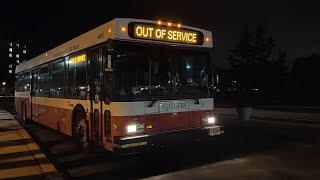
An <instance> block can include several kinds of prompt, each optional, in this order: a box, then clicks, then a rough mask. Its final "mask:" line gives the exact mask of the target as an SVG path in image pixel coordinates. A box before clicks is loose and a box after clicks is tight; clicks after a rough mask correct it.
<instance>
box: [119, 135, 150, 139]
mask: <svg viewBox="0 0 320 180" xmlns="http://www.w3.org/2000/svg"><path fill="white" fill-rule="evenodd" d="M148 136H149V135H147V134H145V135H139V136H128V137H122V138H120V140H129V139H137V138H144V137H148Z"/></svg>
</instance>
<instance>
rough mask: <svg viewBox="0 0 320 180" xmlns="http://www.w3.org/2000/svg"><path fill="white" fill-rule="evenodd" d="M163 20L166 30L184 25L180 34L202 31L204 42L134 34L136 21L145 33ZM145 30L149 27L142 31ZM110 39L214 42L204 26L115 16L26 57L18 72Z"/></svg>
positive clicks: (208, 45) (209, 46) (187, 44)
mask: <svg viewBox="0 0 320 180" xmlns="http://www.w3.org/2000/svg"><path fill="white" fill-rule="evenodd" d="M160 24H161V26H160V27H163V28H161V30H162V31H166V30H168V29H170V28H173V29H178V31H179V29H181V33H180V35H181V34H182V33H189V35H190V37H191V38H192V34H196V33H198V34H201V36H199V37H197V38H199V39H200V38H202V39H200V40H201V42H202V43H201V44H199V43H192V42H195V41H192V40H193V39H190V43H189V42H186V43H181V42H179V41H176V42H174V41H172V40H171V41H170V40H168V38H167V41H166V40H165V39H164V38H163V39H164V41H162V40H161V39H160V40H159V39H156V38H152V37H151V34H149V35H150V36H148V37H147V38H143V37H144V36H142V34H141V37H142V38H139V37H138V38H137V37H133V36H134V35H135V33H134V32H132V30H131V29H132V28H131V27H132V26H133V25H134V26H135V25H138V26H135V27H138V29H139V28H140V29H139V30H141V31H139V32H141V33H142V32H155V31H151V30H150V28H151V29H152V30H154V28H156V27H158V26H156V25H160ZM142 28H146V29H142ZM147 28H149V29H147ZM142 30H146V31H142ZM159 31H160V30H159ZM167 32H168V31H167ZM160 33H161V32H160ZM162 33H163V32H162ZM178 33H179V32H178ZM164 34H168V33H166V32H164ZM138 35H139V34H138ZM143 35H146V34H143ZM160 35H161V34H160ZM162 35H163V34H162ZM171 35H172V34H171ZM154 36H156V34H155V33H154ZM178 36H179V35H178ZM162 37H163V36H162ZM171 37H172V36H171ZM187 37H188V36H187ZM182 38H183V35H181V36H180V40H181V39H182ZM108 39H114V40H126V41H132V42H145V43H159V44H166V45H173V46H190V47H199V48H211V47H212V46H213V44H212V34H211V32H210V31H207V30H204V29H199V28H195V27H190V26H185V25H180V24H173V23H171V22H166V23H164V22H159V21H152V20H143V19H132V18H116V19H113V20H111V21H109V22H107V23H105V24H103V25H101V26H98V27H96V28H95V29H92V30H90V31H88V32H86V33H84V34H82V35H80V36H78V37H76V38H74V39H72V40H69V41H67V42H65V43H63V44H61V45H59V46H57V47H55V48H53V49H51V50H49V51H47V52H44V53H42V54H40V55H38V56H36V57H34V58H32V59H30V60H29V61H25V62H23V63H21V64H19V65H18V66H17V67H16V73H19V72H21V71H24V70H26V69H30V68H33V67H35V66H38V65H41V64H44V63H47V62H50V61H52V60H54V59H58V58H61V57H64V56H68V55H70V54H73V53H75V52H78V51H81V50H84V49H86V48H88V47H91V46H94V45H97V44H100V43H103V42H105V41H107V40H108ZM191 41H192V42H191ZM197 41H199V40H197Z"/></svg>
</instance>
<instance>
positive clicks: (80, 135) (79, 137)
mask: <svg viewBox="0 0 320 180" xmlns="http://www.w3.org/2000/svg"><path fill="white" fill-rule="evenodd" d="M74 122H75V123H74V130H73V133H74V134H73V135H74V137H75V139H76V141H77V143H78V144H79V146H80V147H81V148H82V149H86V148H87V147H88V136H87V135H88V126H87V122H86V117H85V114H84V113H76V114H75V118H74Z"/></svg>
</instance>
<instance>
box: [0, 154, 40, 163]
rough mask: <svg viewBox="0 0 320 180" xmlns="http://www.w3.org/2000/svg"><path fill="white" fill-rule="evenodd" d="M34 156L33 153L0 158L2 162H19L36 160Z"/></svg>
mask: <svg viewBox="0 0 320 180" xmlns="http://www.w3.org/2000/svg"><path fill="white" fill-rule="evenodd" d="M34 160H35V159H34V157H33V156H32V155H27V156H21V157H13V158H7V159H0V163H10V162H19V161H34Z"/></svg>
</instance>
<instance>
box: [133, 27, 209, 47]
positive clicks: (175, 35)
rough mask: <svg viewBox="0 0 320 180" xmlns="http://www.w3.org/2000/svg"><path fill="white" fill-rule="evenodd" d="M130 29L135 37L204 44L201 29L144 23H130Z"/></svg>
mask: <svg viewBox="0 0 320 180" xmlns="http://www.w3.org/2000/svg"><path fill="white" fill-rule="evenodd" d="M129 29H130V30H129V35H130V37H132V38H135V39H145V40H155V41H165V42H174V43H182V44H194V45H201V44H203V34H202V33H201V32H199V31H193V30H187V29H183V28H174V27H166V26H159V25H153V24H143V23H130V24H129Z"/></svg>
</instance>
